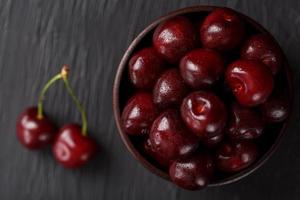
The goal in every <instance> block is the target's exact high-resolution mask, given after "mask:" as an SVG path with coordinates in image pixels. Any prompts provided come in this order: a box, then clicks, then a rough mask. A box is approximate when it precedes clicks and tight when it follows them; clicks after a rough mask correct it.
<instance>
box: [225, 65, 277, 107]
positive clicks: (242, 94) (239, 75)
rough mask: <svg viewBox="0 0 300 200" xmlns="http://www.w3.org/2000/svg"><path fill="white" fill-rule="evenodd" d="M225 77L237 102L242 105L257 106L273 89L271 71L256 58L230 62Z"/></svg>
mask: <svg viewBox="0 0 300 200" xmlns="http://www.w3.org/2000/svg"><path fill="white" fill-rule="evenodd" d="M225 78H226V81H227V83H228V85H229V86H230V88H231V90H232V91H233V93H234V95H235V97H236V98H237V100H238V102H239V103H240V104H241V105H244V106H257V105H259V104H261V103H263V102H265V101H266V100H267V98H268V97H269V95H270V94H271V93H272V90H273V84H274V81H273V76H272V73H271V71H270V70H269V69H268V67H267V66H265V65H264V64H262V63H261V62H259V61H256V60H237V61H235V62H233V63H231V64H230V65H229V67H228V68H227V70H226V74H225Z"/></svg>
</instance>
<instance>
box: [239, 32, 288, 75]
mask: <svg viewBox="0 0 300 200" xmlns="http://www.w3.org/2000/svg"><path fill="white" fill-rule="evenodd" d="M241 57H242V58H244V59H251V60H259V61H261V62H263V63H264V64H265V65H266V66H268V67H269V68H270V69H271V71H272V73H273V74H277V72H278V71H279V69H280V67H281V64H282V53H281V50H280V47H279V45H278V44H277V43H276V42H275V41H274V39H272V38H271V37H270V36H268V35H267V34H258V35H254V36H252V37H250V38H249V39H248V40H247V41H246V42H245V44H244V45H243V47H242V50H241Z"/></svg>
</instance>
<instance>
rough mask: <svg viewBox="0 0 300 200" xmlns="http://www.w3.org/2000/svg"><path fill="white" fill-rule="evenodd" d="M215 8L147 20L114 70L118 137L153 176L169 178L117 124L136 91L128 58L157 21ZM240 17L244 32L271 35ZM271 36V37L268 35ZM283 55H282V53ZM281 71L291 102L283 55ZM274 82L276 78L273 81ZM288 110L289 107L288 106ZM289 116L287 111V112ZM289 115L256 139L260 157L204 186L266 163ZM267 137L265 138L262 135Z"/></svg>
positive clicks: (181, 11) (196, 15) (148, 38)
mask: <svg viewBox="0 0 300 200" xmlns="http://www.w3.org/2000/svg"><path fill="white" fill-rule="evenodd" d="M216 8H219V7H215V6H194V7H188V8H183V9H179V10H176V11H174V12H171V13H170V14H168V15H166V16H163V17H161V18H159V19H157V20H155V21H154V22H153V23H151V24H150V25H149V26H148V27H146V28H145V29H144V30H143V31H142V32H141V33H140V34H139V35H138V36H137V37H136V38H135V39H134V40H133V42H132V43H131V44H130V46H129V47H128V49H127V51H126V52H125V54H124V56H123V58H122V60H121V62H120V65H119V67H118V71H117V74H116V77H115V82H114V86H113V110H114V116H115V120H116V124H117V127H118V130H119V133H120V136H121V138H122V140H123V142H124V143H125V145H126V147H127V149H128V150H129V152H130V153H131V154H132V155H133V156H134V157H135V158H136V159H137V160H138V161H139V162H140V163H142V164H143V165H144V166H145V167H146V168H147V169H149V170H150V171H151V172H153V173H155V174H156V175H158V176H160V177H162V178H164V179H167V180H169V181H170V178H169V175H168V172H167V171H164V170H163V169H161V168H159V166H158V165H157V164H156V163H155V161H154V160H152V159H151V158H149V157H148V156H147V155H145V154H144V153H143V151H141V146H140V144H139V142H140V141H139V140H140V139H139V138H134V137H129V136H128V135H127V134H126V133H125V131H124V130H123V128H122V125H121V112H122V110H123V108H124V105H125V103H126V102H127V100H128V99H129V97H130V96H132V94H133V93H134V92H135V91H136V90H135V88H134V87H133V85H132V84H131V82H130V80H129V76H128V70H127V69H128V61H129V59H130V57H131V55H132V53H134V52H135V51H137V50H138V49H141V48H143V47H146V46H151V43H152V34H153V32H154V29H155V28H156V26H158V25H159V24H160V23H161V22H163V21H165V20H167V19H170V18H172V17H174V16H177V15H184V16H187V17H188V18H189V19H191V20H195V19H199V20H201V19H203V18H204V17H205V16H206V15H207V14H208V13H209V12H211V11H212V10H214V9H216ZM238 14H239V15H240V16H241V18H242V19H243V20H244V21H245V23H246V27H247V28H246V31H247V33H250V34H254V33H266V34H268V35H270V36H271V37H272V35H271V34H270V33H269V32H268V31H267V30H266V29H264V28H263V27H262V26H261V25H260V24H259V23H257V22H255V21H254V20H253V19H251V18H249V17H247V16H245V15H243V14H241V13H238ZM272 38H273V37H272ZM283 55H284V54H283ZM282 68H283V69H282V71H281V72H280V74H281V75H279V78H278V79H279V83H280V84H281V85H282V86H283V87H284V88H285V89H286V90H287V91H288V98H289V100H290V102H291V104H290V105H292V101H293V91H294V90H293V84H292V78H291V73H290V70H289V67H288V62H287V60H286V58H285V57H284V61H283V67H282ZM277 81H278V80H277ZM291 110H292V109H291ZM290 115H291V114H290ZM289 118H290V117H288V119H287V120H285V121H284V122H283V123H279V124H274V125H272V126H270V127H267V130H266V132H267V133H268V132H269V133H270V132H272V134H263V135H262V137H261V138H260V140H259V141H260V142H258V146H259V147H260V150H261V152H262V153H261V156H260V157H259V159H258V160H257V161H256V162H255V163H254V164H252V165H251V166H249V167H248V168H246V169H245V170H242V171H240V172H239V173H235V174H233V175H228V174H227V175H226V174H219V175H218V174H217V177H216V178H215V179H214V180H213V181H212V182H211V183H210V184H209V185H208V186H220V185H225V184H229V183H232V182H235V181H237V180H240V179H241V178H244V177H245V176H247V175H249V174H250V173H252V172H254V171H255V170H257V169H258V168H259V167H260V166H261V165H262V164H263V163H264V162H266V161H267V160H268V159H269V158H270V156H271V155H272V154H273V153H274V151H275V150H276V148H277V147H278V145H279V143H280V141H281V140H282V137H283V135H284V134H285V130H286V127H287V124H288V121H289ZM264 136H267V137H264Z"/></svg>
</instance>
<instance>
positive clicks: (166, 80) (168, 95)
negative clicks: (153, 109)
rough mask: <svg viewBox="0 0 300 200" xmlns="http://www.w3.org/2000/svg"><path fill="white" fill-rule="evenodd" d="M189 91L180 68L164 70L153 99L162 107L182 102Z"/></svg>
mask: <svg viewBox="0 0 300 200" xmlns="http://www.w3.org/2000/svg"><path fill="white" fill-rule="evenodd" d="M186 93H187V86H186V85H185V83H184V81H183V79H182V77H181V76H180V73H179V71H178V69H170V70H168V71H166V72H164V73H163V74H162V75H161V77H160V78H159V79H158V81H157V83H156V84H155V87H154V90H153V101H154V103H155V104H156V105H157V106H158V107H160V108H166V107H170V106H172V105H177V104H180V103H181V101H182V99H183V98H184V96H185V95H186Z"/></svg>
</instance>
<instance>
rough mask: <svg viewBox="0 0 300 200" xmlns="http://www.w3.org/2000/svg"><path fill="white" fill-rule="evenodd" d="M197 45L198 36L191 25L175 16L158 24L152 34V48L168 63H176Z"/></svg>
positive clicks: (181, 17)
mask: <svg viewBox="0 0 300 200" xmlns="http://www.w3.org/2000/svg"><path fill="white" fill-rule="evenodd" d="M197 45H198V34H197V32H196V29H195V28H194V26H193V24H192V23H191V22H190V21H189V20H188V19H187V18H186V17H183V16H177V17H174V18H172V19H169V20H167V21H165V22H163V23H162V24H160V25H159V26H158V27H157V28H156V29H155V32H154V34H153V46H154V47H155V49H156V50H157V51H158V53H159V54H160V55H162V57H164V58H165V59H166V60H167V61H168V62H170V63H173V64H175V63H177V62H178V61H179V60H180V59H181V57H183V56H184V54H186V53H187V52H188V51H190V50H191V49H193V48H195V47H196V46H197Z"/></svg>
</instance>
